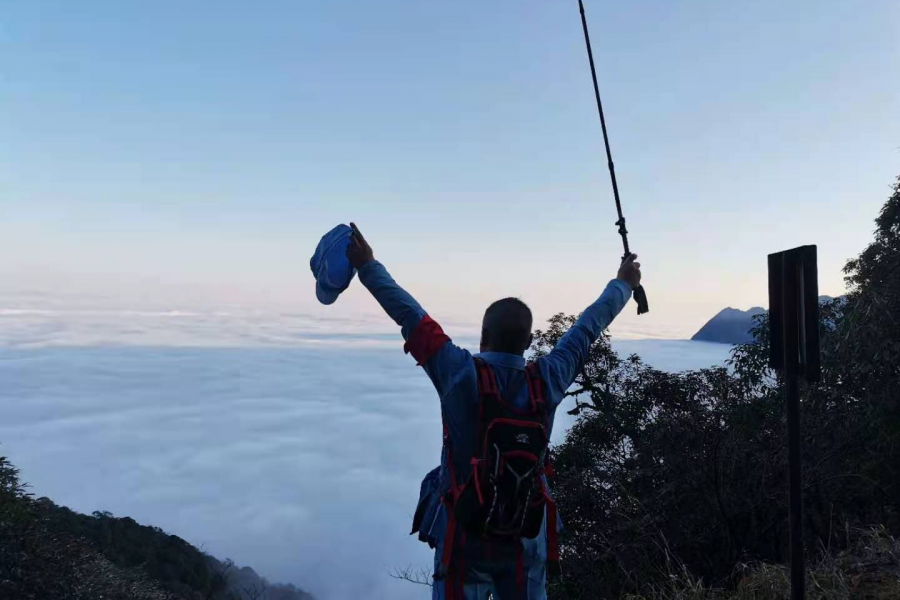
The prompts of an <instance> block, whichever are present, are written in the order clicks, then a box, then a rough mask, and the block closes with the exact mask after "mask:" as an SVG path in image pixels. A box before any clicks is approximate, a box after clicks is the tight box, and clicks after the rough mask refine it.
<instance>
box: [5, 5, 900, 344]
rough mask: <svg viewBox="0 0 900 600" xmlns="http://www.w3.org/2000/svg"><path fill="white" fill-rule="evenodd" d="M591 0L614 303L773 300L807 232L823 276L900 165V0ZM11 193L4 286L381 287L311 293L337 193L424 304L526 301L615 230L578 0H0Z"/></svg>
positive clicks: (865, 230) (597, 266)
mask: <svg viewBox="0 0 900 600" xmlns="http://www.w3.org/2000/svg"><path fill="white" fill-rule="evenodd" d="M587 10H588V17H589V21H590V25H591V30H592V35H593V43H594V52H595V55H596V57H597V60H598V67H599V72H598V75H599V78H600V85H601V92H602V94H603V98H604V103H605V108H606V111H607V119H608V121H609V127H610V135H611V142H612V146H613V152H614V157H615V160H616V166H617V171H618V174H619V185H620V190H621V192H622V197H623V201H624V205H625V211H626V215H627V216H628V219H629V226H630V229H631V230H632V244H633V247H634V249H635V250H636V251H638V252H639V253H640V254H641V258H642V262H643V263H644V264H645V282H646V286H647V288H648V292H649V294H650V300H651V302H652V305H653V312H652V313H651V314H650V315H648V316H646V317H641V320H640V321H638V320H637V318H636V317H635V316H634V315H632V314H631V312H632V311H631V310H630V309H629V310H628V311H627V312H628V314H627V315H626V316H624V317H623V322H624V323H625V324H626V325H627V324H629V323H631V324H632V325H635V324H638V323H639V325H640V327H641V328H642V330H643V331H645V332H646V333H647V334H650V335H670V334H671V335H673V336H676V337H677V336H681V335H685V334H689V333H691V332H692V331H693V330H695V329H696V328H697V327H699V326H700V325H702V323H703V322H704V321H705V320H706V319H707V318H708V317H709V316H711V315H712V314H713V313H714V312H716V311H717V310H719V309H720V308H722V307H723V306H726V305H732V306H739V307H748V306H751V305H753V304H760V303H764V302H765V298H766V291H765V285H766V280H765V265H766V262H765V255H766V254H767V253H768V252H772V251H776V250H780V249H784V248H787V247H791V246H794V245H799V244H803V243H817V244H819V246H820V277H821V283H820V287H821V290H822V291H823V292H824V293H839V292H840V291H841V288H842V283H841V276H840V273H839V269H840V267H841V266H842V265H843V262H844V261H845V260H846V258H848V257H850V256H852V255H853V254H855V253H856V252H858V251H859V250H860V249H861V248H862V247H863V246H864V245H865V243H866V242H867V240H868V239H869V236H870V231H871V230H872V227H873V225H872V219H873V218H874V216H875V215H876V212H877V210H878V208H879V207H880V205H881V204H882V203H883V201H884V200H885V198H886V197H887V195H888V186H889V185H890V184H891V183H892V182H893V179H894V177H895V176H896V175H897V174H898V173H900V120H898V119H897V118H896V115H897V114H900V97H898V91H900V90H898V88H900V84H898V80H897V77H896V74H897V73H898V72H900V50H898V45H897V43H896V33H897V31H898V27H900V6H898V5H897V4H896V3H892V2H864V3H850V2H835V1H830V0H828V1H822V2H796V3H777V2H774V1H765V2H755V3H733V2H727V3H726V2H713V1H707V2H700V1H698V2H690V3H688V2H681V3H674V2H664V1H659V2H650V1H647V2H632V3H601V2H598V1H595V0H591V1H589V2H588V3H587ZM0 211H2V217H0V240H2V248H3V251H2V252H0V293H3V294H4V295H5V296H6V297H7V298H16V297H19V298H21V297H22V295H21V294H22V293H24V292H29V293H32V292H34V293H37V292H40V293H41V294H44V295H45V296H52V297H54V298H57V299H59V298H66V297H70V296H71V297H73V298H75V297H78V298H98V299H103V300H104V301H118V302H122V303H132V304H136V303H137V304H161V305H165V306H167V307H173V306H174V307H177V306H182V305H187V304H203V303H208V304H210V305H224V304H233V303H238V304H241V305H243V306H251V307H253V306H259V307H263V306H271V305H279V306H289V307H293V308H296V309H297V310H305V311H310V312H311V314H313V315H315V314H321V315H325V314H328V315H331V316H334V315H352V314H355V313H358V312H373V311H375V310H377V308H376V307H375V306H374V303H373V302H372V301H371V299H369V298H367V297H366V296H365V294H364V293H363V290H360V289H358V287H356V288H354V289H353V290H351V291H350V292H349V293H348V294H347V296H346V297H344V298H342V299H341V302H340V303H339V304H337V305H335V306H333V307H330V308H327V309H326V308H323V307H318V306H316V305H315V300H314V297H313V294H312V287H311V284H312V278H311V276H310V274H309V271H308V267H307V261H308V258H309V256H310V255H311V253H312V250H313V248H314V247H315V244H316V241H317V240H318V238H319V236H320V235H321V234H322V233H324V232H325V231H326V230H328V229H329V228H331V227H332V226H333V225H334V224H336V223H337V222H341V221H349V220H351V219H353V220H356V222H357V223H359V225H360V226H361V228H362V229H363V231H364V232H365V233H366V234H367V236H368V237H369V239H370V241H371V242H372V244H373V246H374V248H375V251H376V256H377V257H378V258H380V259H382V261H383V262H385V263H386V264H387V266H388V268H389V269H390V270H391V271H392V272H393V273H394V275H395V276H396V277H397V279H398V280H399V281H400V282H401V283H403V284H404V285H405V286H406V287H408V288H410V290H411V291H413V292H414V293H415V294H416V295H417V296H418V297H419V299H420V300H421V301H422V302H423V304H424V305H425V306H426V308H428V309H429V310H430V311H431V312H432V313H433V314H435V315H439V316H442V317H444V318H446V319H448V320H449V319H455V320H458V321H468V322H474V321H477V320H478V318H479V316H480V312H481V311H482V310H483V307H484V306H485V304H486V303H487V302H488V301H490V300H493V299H495V298H496V297H499V296H504V295H509V294H517V295H520V296H522V297H523V298H524V299H525V300H526V301H528V302H529V303H531V304H532V306H533V307H534V308H535V310H536V312H537V316H538V318H541V317H545V316H547V315H549V314H550V313H552V312H556V311H560V310H562V311H568V312H575V311H578V310H580V309H581V308H583V306H584V305H585V304H587V303H588V302H590V301H591V300H592V299H593V298H594V297H595V296H596V295H597V294H598V293H599V292H600V290H601V289H602V286H603V285H604V283H605V281H606V280H607V279H609V278H610V277H611V276H612V274H613V273H614V271H615V266H616V261H617V256H618V255H619V254H620V252H621V249H620V246H619V239H618V237H617V236H616V233H615V227H614V226H613V221H614V220H615V214H614V207H613V204H612V197H611V192H610V187H609V182H608V176H607V173H606V171H605V158H604V156H603V146H602V138H601V135H600V127H599V123H598V120H597V116H596V109H595V107H594V105H593V98H592V92H591V86H590V75H589V72H588V67H587V59H586V56H585V53H584V47H583V40H582V37H581V31H580V22H579V19H578V12H577V3H576V2H574V1H573V2H543V1H541V2H538V1H531V0H528V1H518V2H513V1H512V0H496V1H493V2H454V3H450V2H422V1H419V2H415V1H412V0H402V1H401V0H387V1H380V2H371V1H369V2H364V1H362V0H345V1H342V2H312V1H306V2H300V1H294V2H268V3H263V4H260V3H256V4H252V3H238V2H222V1H217V2H199V1H198V2H191V3H184V2H153V3H150V2H145V3H121V2H120V3H114V2H89V1H85V2H80V3H78V5H77V10H76V9H75V7H74V5H72V4H71V3H63V2H27V3H26V2H9V3H6V5H5V6H4V7H3V9H2V10H0ZM16 294H18V296H17V295H16ZM85 301H88V300H85ZM98 301H99V300H98ZM10 302H11V301H6V304H9V303H10ZM614 331H615V329H614Z"/></svg>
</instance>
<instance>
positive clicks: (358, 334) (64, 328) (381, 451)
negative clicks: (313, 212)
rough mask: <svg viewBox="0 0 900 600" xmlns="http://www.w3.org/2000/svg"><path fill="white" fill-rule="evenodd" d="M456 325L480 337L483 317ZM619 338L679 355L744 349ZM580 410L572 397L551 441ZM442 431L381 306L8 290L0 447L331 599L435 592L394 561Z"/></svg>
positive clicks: (413, 554)
mask: <svg viewBox="0 0 900 600" xmlns="http://www.w3.org/2000/svg"><path fill="white" fill-rule="evenodd" d="M445 328H446V329H448V330H449V331H450V332H451V333H453V332H457V333H458V335H457V336H456V339H457V341H458V342H459V343H461V344H462V345H464V346H466V347H469V348H471V349H474V346H475V345H476V343H477V338H476V335H477V328H475V327H472V326H466V325H465V324H450V325H448V324H446V323H445ZM622 337H627V334H626V335H625V336H622ZM614 346H615V348H616V349H617V350H618V351H619V352H620V353H623V354H630V353H632V352H635V353H638V354H640V355H641V356H642V358H644V360H645V361H646V362H648V363H650V364H651V365H653V366H655V367H657V368H661V369H667V370H682V369H689V368H700V367H706V366H710V365H713V364H720V363H721V362H722V361H723V360H724V359H725V358H727V355H728V350H729V348H728V347H727V346H723V345H717V344H706V343H702V342H688V341H680V340H656V339H644V340H633V339H630V340H622V341H614ZM562 408H563V409H565V408H568V406H567V405H563V407H562ZM571 422H572V417H569V416H568V415H565V414H564V411H561V412H560V414H559V418H558V419H557V427H556V431H555V432H554V439H555V441H559V440H560V439H561V438H562V436H563V435H564V430H565V428H566V427H567V426H570V425H571ZM440 439H441V425H440V414H439V409H438V403H437V398H436V396H435V393H434V391H433V390H432V389H431V387H430V383H429V381H428V379H427V377H426V376H425V375H424V373H422V372H421V370H419V369H417V368H416V367H415V366H414V362H413V360H412V359H411V358H409V357H408V356H404V354H403V352H402V351H401V342H400V338H399V333H398V332H397V331H396V329H395V328H394V327H393V324H392V323H390V322H389V321H388V320H387V319H386V318H384V317H382V318H370V317H364V318H358V319H322V318H319V317H313V316H310V315H304V314H292V313H263V312H253V311H243V310H238V311H229V310H219V311H207V312H204V311H183V310H182V311H178V310H111V309H106V308H104V309H102V310H100V309H94V310H91V309H84V310H69V309H63V308H55V307H52V306H51V307H46V306H42V307H41V308H29V307H23V306H21V305H9V304H7V305H4V304H3V303H2V302H0V454H3V455H6V456H8V457H9V458H10V459H11V460H12V461H13V463H14V464H16V465H17V466H18V467H19V468H20V469H21V470H22V474H23V477H24V479H25V480H26V481H28V482H29V483H30V484H31V485H32V491H33V492H34V493H35V494H36V495H38V496H48V497H50V498H52V499H53V500H54V501H56V502H58V503H60V504H64V505H66V506H69V507H70V508H72V509H74V510H78V511H82V512H88V513H89V512H91V511H94V510H108V511H110V512H112V513H113V514H115V515H118V516H125V515H127V516H130V517H133V518H134V519H136V520H137V521H139V522H141V523H144V524H152V525H156V526H159V527H162V528H163V529H165V530H166V531H168V532H170V533H174V534H176V535H178V536H180V537H182V538H184V539H186V540H188V541H190V542H191V543H193V544H195V545H198V546H200V547H202V548H204V549H205V550H207V551H208V552H210V553H211V554H213V555H215V556H217V557H219V558H232V559H234V560H235V561H236V562H237V563H238V564H241V565H249V566H252V567H253V568H254V569H256V570H257V571H258V572H259V573H260V574H261V575H263V576H265V577H267V578H269V579H271V580H273V581H280V582H290V583H294V584H296V585H298V586H300V587H302V588H304V589H307V590H309V591H311V592H313V593H314V594H316V596H317V597H318V598H319V599H320V600H342V599H350V598H371V599H376V600H377V599H383V598H384V599H386V598H391V599H405V598H410V599H411V598H421V597H423V592H425V593H424V597H428V593H427V590H425V589H424V588H421V587H420V586H414V585H411V584H408V583H402V582H398V581H395V580H393V579H391V578H390V577H389V576H388V573H389V572H390V571H391V570H392V569H393V568H394V567H398V566H399V567H403V566H406V565H413V566H415V567H418V566H428V565H430V562H431V554H430V551H429V550H428V548H427V547H426V546H425V545H424V544H421V543H419V542H417V541H416V540H415V538H414V537H410V536H408V535H407V534H408V532H409V526H410V517H411V514H412V512H413V510H414V507H415V502H416V499H417V496H418V489H419V482H420V480H421V477H422V476H423V475H424V473H425V472H427V471H428V470H430V469H431V468H432V467H434V466H435V465H436V464H437V460H438V457H439V451H440Z"/></svg>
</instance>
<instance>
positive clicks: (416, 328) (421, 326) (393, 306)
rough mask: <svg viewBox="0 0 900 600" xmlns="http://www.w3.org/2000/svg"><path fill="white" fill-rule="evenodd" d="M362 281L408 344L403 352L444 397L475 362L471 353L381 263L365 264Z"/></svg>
mask: <svg viewBox="0 0 900 600" xmlns="http://www.w3.org/2000/svg"><path fill="white" fill-rule="evenodd" d="M359 280H360V282H362V284H363V285H364V286H365V287H366V289H368V290H369V292H371V294H372V295H373V296H374V297H375V300H377V301H378V303H379V304H380V305H381V308H383V309H384V312H386V313H387V314H388V316H389V317H391V319H393V320H394V322H395V323H396V324H397V325H399V326H400V333H401V334H402V335H403V339H404V340H405V341H406V344H404V346H403V350H404V351H405V352H406V353H407V354H411V355H412V356H413V358H415V359H416V363H417V364H418V365H419V366H421V367H423V368H424V369H425V372H426V373H428V377H429V378H430V379H431V381H432V383H433V384H434V387H435V389H437V392H438V395H439V396H440V397H441V398H443V397H444V395H445V394H446V393H447V392H449V391H450V390H451V389H453V387H454V386H455V385H456V383H457V381H458V380H459V378H460V377H461V376H462V375H463V374H464V373H465V368H466V366H467V365H468V364H469V363H471V361H472V358H471V354H469V352H468V351H466V350H464V349H462V348H460V347H459V346H457V345H456V344H454V343H453V341H452V340H451V339H450V338H449V337H448V336H447V335H446V334H445V333H444V331H443V329H441V326H440V325H439V324H438V323H437V322H436V321H434V320H433V319H432V318H431V317H430V316H428V313H426V312H425V310H424V309H423V308H422V307H421V306H420V305H419V303H418V302H416V300H415V298H413V297H412V296H411V295H410V294H409V293H408V292H407V291H406V290H404V289H403V288H402V287H400V285H398V284H397V282H396V281H394V279H393V278H392V277H391V275H390V273H388V271H387V269H386V268H385V267H384V265H382V264H381V263H380V262H378V261H377V260H372V261H369V262H368V263H366V264H365V265H363V267H362V268H361V269H360V270H359Z"/></svg>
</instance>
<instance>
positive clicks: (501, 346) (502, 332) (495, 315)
mask: <svg viewBox="0 0 900 600" xmlns="http://www.w3.org/2000/svg"><path fill="white" fill-rule="evenodd" d="M531 325H532V317H531V309H530V308H528V305H527V304H525V303H524V302H522V301H521V300H519V299H518V298H503V299H502V300H497V301H496V302H494V303H493V304H491V305H490V306H488V309H487V310H486V311H484V320H483V321H482V324H481V343H482V345H483V346H489V347H490V349H491V350H492V351H494V352H507V353H509V354H521V355H524V354H525V351H526V350H528V347H529V346H530V345H531Z"/></svg>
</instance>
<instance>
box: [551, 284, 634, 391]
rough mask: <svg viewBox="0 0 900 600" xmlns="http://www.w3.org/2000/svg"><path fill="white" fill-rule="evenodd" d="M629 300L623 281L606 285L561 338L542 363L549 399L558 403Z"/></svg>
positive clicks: (627, 288)
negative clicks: (596, 344)
mask: <svg viewBox="0 0 900 600" xmlns="http://www.w3.org/2000/svg"><path fill="white" fill-rule="evenodd" d="M630 298H631V288H629V287H628V284H626V283H625V282H624V281H621V280H618V279H614V280H612V281H610V282H609V284H608V285H607V286H606V289H605V290H604V291H603V294H602V295H601V296H600V297H599V298H598V299H597V301H596V302H594V303H593V304H591V305H590V306H588V307H587V308H586V309H585V311H584V312H583V313H582V314H581V317H579V319H578V321H576V322H575V324H574V325H573V326H572V328H571V329H569V331H567V332H566V334H565V335H564V336H563V337H562V339H561V340H560V341H559V343H558V344H557V345H556V348H554V349H553V350H552V351H551V352H550V354H548V355H547V356H545V357H544V359H543V361H544V363H545V365H546V369H547V380H546V384H547V385H548V386H549V387H550V389H549V390H548V391H549V392H550V397H551V398H558V399H559V400H557V402H559V401H561V400H562V398H563V395H564V394H565V393H566V390H568V389H569V387H570V386H571V385H572V383H573V382H574V381H575V377H576V376H577V375H578V372H579V371H580V370H581V369H582V367H583V366H584V361H585V360H586V359H587V356H588V353H589V352H590V349H591V345H592V344H593V343H594V342H595V341H596V340H597V338H598V337H600V333H601V332H602V331H603V330H604V329H606V328H607V327H609V324H610V323H612V322H613V319H615V318H616V316H617V315H618V314H619V313H620V312H621V311H622V309H623V308H624V307H625V304H627V303H628V300H629V299H630Z"/></svg>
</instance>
